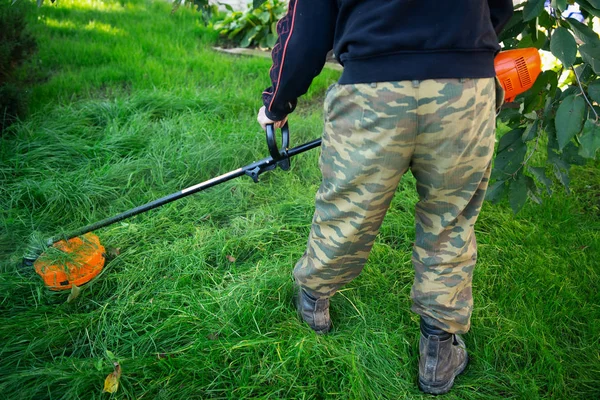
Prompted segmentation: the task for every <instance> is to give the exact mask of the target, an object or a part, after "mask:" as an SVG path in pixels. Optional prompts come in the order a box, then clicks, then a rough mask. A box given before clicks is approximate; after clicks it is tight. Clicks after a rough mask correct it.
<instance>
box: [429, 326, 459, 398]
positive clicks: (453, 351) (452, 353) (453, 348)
mask: <svg viewBox="0 0 600 400" xmlns="http://www.w3.org/2000/svg"><path fill="white" fill-rule="evenodd" d="M419 353H420V358H419V388H421V390H422V391H424V392H425V393H430V394H444V393H448V391H450V389H451V388H452V385H454V378H455V377H456V376H457V375H458V374H460V373H461V372H463V371H464V370H465V367H466V366H467V363H468V362H469V357H468V356H467V350H466V348H465V342H463V340H462V339H461V337H460V336H458V335H453V334H450V333H448V332H445V331H443V330H441V329H439V328H437V327H435V326H433V325H430V324H428V323H427V322H426V321H424V319H423V317H421V339H420V340H419Z"/></svg>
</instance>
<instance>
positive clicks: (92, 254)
mask: <svg viewBox="0 0 600 400" xmlns="http://www.w3.org/2000/svg"><path fill="white" fill-rule="evenodd" d="M32 257H34V255H33V254H31V256H26V257H25V262H28V261H31V258H32ZM104 262H105V254H104V246H102V245H101V244H100V239H99V238H98V236H96V235H94V234H93V233H86V234H85V235H83V236H79V237H75V238H73V239H69V240H67V241H65V240H61V241H59V242H56V243H54V244H53V245H52V247H51V248H48V249H47V250H46V251H45V252H44V253H42V254H41V255H40V256H39V257H38V258H37V259H35V260H34V261H33V266H34V268H35V271H36V272H37V273H38V275H40V276H41V277H42V279H43V280H44V283H45V284H46V286H48V287H49V288H50V289H51V290H67V289H71V286H72V285H73V284H74V285H76V286H81V285H83V284H85V283H87V282H89V281H90V280H92V279H93V278H94V277H96V276H97V275H98V274H99V273H100V271H102V268H104Z"/></svg>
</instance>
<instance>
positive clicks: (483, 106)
mask: <svg viewBox="0 0 600 400" xmlns="http://www.w3.org/2000/svg"><path fill="white" fill-rule="evenodd" d="M512 12H513V4H512V0H488V1H483V0H456V1H446V2H444V1H435V0H420V1H410V0H320V1H308V0H290V2H289V10H288V12H287V14H286V15H285V16H284V17H283V18H282V19H281V20H280V21H279V23H278V27H277V32H278V34H279V38H278V41H277V44H276V45H275V47H274V48H273V50H272V58H273V65H272V67H271V70H270V78H271V81H272V86H271V87H269V88H268V89H266V90H265V91H264V92H263V94H262V100H263V103H264V106H263V107H262V108H261V109H260V110H259V112H258V117H257V119H258V122H259V123H260V124H261V126H262V127H263V129H264V128H265V126H266V124H274V125H275V127H281V126H282V125H283V124H284V123H285V122H286V119H287V116H288V114H290V113H292V112H293V111H294V109H295V108H296V105H297V99H298V97H300V96H301V95H303V94H304V93H306V91H307V90H308V88H309V86H310V84H311V82H312V80H313V79H314V77H315V76H317V75H318V74H319V73H320V71H321V69H322V68H323V66H324V63H325V59H326V55H327V53H328V51H329V50H331V49H333V50H334V54H335V56H336V58H337V60H338V62H339V63H340V64H342V65H343V67H344V68H343V72H342V74H341V77H340V79H339V81H338V83H336V84H334V85H332V86H331V87H330V88H329V89H328V92H327V94H326V97H325V101H324V114H325V122H324V125H325V126H324V131H323V137H322V148H321V155H320V160H319V165H320V169H321V173H322V176H323V180H322V183H321V185H320V187H319V190H318V192H317V194H316V199H315V213H314V217H313V221H312V226H311V231H310V235H309V238H308V244H307V248H306V251H305V253H304V255H303V256H302V257H301V259H300V260H299V261H298V263H297V264H296V266H295V268H294V272H293V274H294V278H295V283H296V285H297V289H298V290H297V295H296V296H297V297H296V304H297V307H298V311H299V313H300V315H301V316H302V318H303V319H304V321H306V322H307V323H308V324H309V325H310V327H311V328H312V329H313V330H314V331H316V332H317V333H318V334H323V333H326V332H328V331H329V330H330V328H331V319H330V316H329V299H330V298H331V296H333V295H334V294H335V293H336V291H337V290H339V289H340V287H342V286H343V285H345V284H347V283H348V282H350V281H351V280H352V279H354V278H355V277H356V276H358V275H359V273H360V272H361V270H362V269H363V266H364V264H365V262H366V261H367V257H368V255H369V252H370V250H371V246H372V245H373V242H374V240H375V238H376V236H377V234H378V231H379V228H380V226H381V222H382V220H383V217H384V216H385V214H386V212H387V209H388V207H389V205H390V202H391V200H392V197H393V195H394V192H395V190H396V188H397V185H398V183H399V181H400V178H401V177H402V175H403V174H404V173H405V172H407V170H408V169H410V170H411V172H412V174H413V175H414V177H415V178H416V188H417V192H418V196H419V200H418V202H417V204H416V205H415V225H416V238H415V243H414V247H413V254H412V261H413V265H414V269H415V278H414V284H413V287H412V290H411V298H412V303H413V304H412V307H411V309H412V311H414V312H416V313H417V314H419V315H420V332H421V335H420V339H419V354H420V359H419V375H418V376H419V379H418V383H419V387H420V388H421V390H422V391H424V392H426V393H432V394H441V393H446V392H448V391H449V390H450V388H451V387H452V385H453V383H454V379H455V377H456V376H457V375H458V374H460V373H461V372H462V371H463V370H464V368H465V367H466V365H467V362H468V356H467V352H466V349H465V344H464V342H463V340H462V339H461V337H460V336H459V335H460V334H464V333H466V332H467V331H468V330H469V328H470V318H471V312H472V308H473V300H472V291H471V288H472V275H473V269H474V266H475V262H476V258H477V252H476V241H475V234H474V230H473V226H474V224H475V221H476V220H477V217H478V215H479V211H480V208H481V204H482V201H483V199H484V195H485V191H486V188H487V185H488V180H489V176H490V168H491V160H492V155H493V151H494V142H495V117H496V111H497V110H498V107H499V106H500V105H501V102H502V99H503V91H502V88H501V87H500V85H499V84H498V82H497V80H496V79H495V71H494V57H495V55H496V54H497V53H498V52H499V50H500V46H499V44H498V34H499V33H500V31H501V29H502V28H503V26H504V25H505V24H506V23H507V21H508V20H509V19H510V17H511V15H512Z"/></svg>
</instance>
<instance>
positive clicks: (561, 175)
mask: <svg viewBox="0 0 600 400" xmlns="http://www.w3.org/2000/svg"><path fill="white" fill-rule="evenodd" d="M553 167H554V168H553V170H554V175H555V176H556V179H558V181H559V182H560V183H561V184H562V185H563V186H564V187H565V190H566V191H567V193H569V192H570V191H571V189H570V188H569V184H570V183H571V179H570V178H569V169H568V168H565V167H564V166H562V165H561V164H559V163H556V162H555V163H553Z"/></svg>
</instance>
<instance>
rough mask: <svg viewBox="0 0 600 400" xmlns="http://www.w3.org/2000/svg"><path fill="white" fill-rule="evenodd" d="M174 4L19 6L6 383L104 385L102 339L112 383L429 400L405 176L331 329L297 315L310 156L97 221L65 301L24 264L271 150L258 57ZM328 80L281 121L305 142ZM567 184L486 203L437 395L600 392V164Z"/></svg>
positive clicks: (8, 193)
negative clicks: (26, 20)
mask: <svg viewBox="0 0 600 400" xmlns="http://www.w3.org/2000/svg"><path fill="white" fill-rule="evenodd" d="M169 11H170V6H169V5H168V4H165V3H162V2H156V3H150V2H146V1H142V0H139V1H128V2H121V3H120V2H115V1H111V0H106V1H87V2H86V1H83V0H78V1H68V0H60V1H59V2H57V3H56V4H54V5H51V4H50V3H49V2H48V4H45V5H44V6H43V7H42V8H41V9H39V10H35V9H33V8H32V11H31V18H32V20H37V21H38V24H37V26H36V27H35V28H34V30H35V32H36V35H37V36H38V37H39V41H40V46H39V47H40V49H39V53H38V54H37V55H36V60H35V62H34V63H33V65H32V66H31V68H32V71H33V72H32V74H34V75H35V77H37V78H38V79H39V78H43V79H44V81H43V82H39V83H38V84H37V85H36V86H35V87H34V88H33V90H32V105H31V114H30V116H29V117H28V118H26V119H25V120H23V121H22V122H20V123H19V124H17V125H15V126H14V127H13V128H12V130H11V131H9V132H8V133H6V134H5V135H4V137H3V138H1V139H0V160H1V162H0V259H1V260H2V264H1V265H2V267H1V272H0V311H1V314H0V360H1V361H0V397H2V398H9V399H42V398H52V399H56V398H66V399H76V398H80V399H92V398H107V397H109V395H107V394H102V393H101V392H102V387H103V382H104V378H105V377H106V375H108V374H109V373H110V372H111V371H112V363H111V357H110V354H111V353H112V354H114V355H115V357H116V358H117V359H118V360H119V362H120V363H121V365H122V369H123V376H122V378H121V386H120V388H119V391H118V392H117V393H116V394H115V395H114V396H113V397H114V398H131V399H190V398H248V397H256V398H271V399H279V398H306V399H309V398H316V399H321V398H323V399H324V398H348V399H380V398H390V399H392V398H415V399H419V398H427V397H429V396H423V395H422V394H421V393H420V392H419V391H418V389H417V387H416V365H417V357H418V354H417V342H416V339H417V337H418V325H417V321H418V319H417V317H416V316H415V315H413V314H411V313H410V311H409V306H410V301H409V292H410V286H411V284H412V280H413V271H412V266H411V262H410V253H411V243H412V241H413V240H414V239H413V237H414V227H413V210H414V202H415V201H416V198H417V197H416V192H415V190H414V179H413V178H412V177H411V176H407V177H406V178H405V179H404V180H403V182H402V183H401V185H400V187H399V189H398V193H397V195H396V197H395V199H394V202H393V205H392V208H391V209H390V212H389V214H388V216H387V217H386V220H385V222H384V225H383V227H382V231H381V235H380V236H379V238H378V240H377V242H376V244H375V246H374V249H373V252H372V255H371V258H370V260H369V262H368V264H367V266H366V268H365V271H364V272H363V273H362V275H361V276H360V277H359V278H357V279H356V280H355V281H354V282H352V283H351V284H350V285H349V286H347V287H346V288H344V289H343V290H342V291H341V292H340V293H338V294H337V295H336V296H335V297H334V298H333V299H332V318H333V321H334V328H333V331H332V333H331V334H330V335H328V336H324V337H317V336H316V335H315V334H314V333H312V331H311V330H310V328H308V327H307V326H306V325H304V324H302V323H301V322H300V321H299V320H298V319H297V317H296V314H295V311H294V309H293V306H292V282H291V275H290V273H291V268H292V266H293V265H294V263H295V261H296V260H297V259H298V258H299V257H300V256H301V254H302V252H303V251H304V246H305V244H306V237H307V234H308V230H309V227H310V221H311V217H312V212H313V199H314V194H315V192H316V190H317V188H318V185H319V180H320V175H319V171H318V168H317V158H318V150H313V151H311V152H308V153H305V154H303V155H300V156H298V157H296V158H295V159H293V160H292V164H293V167H292V170H291V171H290V172H283V171H276V172H271V173H268V174H265V175H263V176H261V182H260V183H259V184H254V183H253V182H252V181H251V179H250V178H240V179H237V180H234V181H231V182H228V183H226V184H223V185H220V186H218V187H216V188H213V189H210V190H209V191H207V192H204V193H200V194H197V195H194V196H191V197H188V198H186V199H183V200H180V201H178V202H175V203H172V204H169V205H167V206H164V207H162V208H160V209H158V210H154V211H151V212H149V213H146V214H143V215H140V216H137V217H134V218H132V219H130V220H127V221H123V222H121V223H118V224H115V225H113V226H111V227H108V228H105V229H102V230H100V231H98V232H97V233H98V234H99V235H100V237H101V240H102V242H103V244H104V245H105V246H107V247H110V248H113V249H119V250H118V253H119V254H118V255H116V257H115V258H114V259H112V260H111V261H110V262H109V263H108V265H107V266H106V268H105V270H104V271H103V273H102V274H101V275H100V276H99V277H98V278H97V279H96V280H95V281H93V282H92V283H91V284H89V285H87V286H85V287H84V288H83V291H82V293H81V295H80V297H79V298H77V299H76V300H75V301H73V302H70V303H66V299H67V293H54V292H51V291H49V290H47V289H45V288H44V286H43V284H42V282H41V280H40V279H39V278H38V277H37V275H36V274H35V273H33V272H32V271H31V270H28V269H22V268H19V267H18V266H17V265H18V263H19V262H20V259H21V256H22V255H23V253H24V252H25V250H26V247H27V242H28V238H29V237H30V235H31V234H32V232H38V233H39V234H41V235H42V236H46V237H48V236H52V235H55V234H57V233H60V232H62V231H63V230H64V231H68V230H71V229H74V228H77V227H79V226H82V225H84V224H87V223H90V222H94V221H96V220H99V219H101V218H105V217H108V216H111V215H114V214H116V213H119V212H121V211H124V210H126V209H128V208H131V207H134V206H137V205H140V204H143V203H145V202H147V201H150V200H153V199H155V198H158V197H161V196H163V195H166V194H169V193H172V192H175V191H177V190H179V189H181V188H183V187H186V186H189V185H192V184H195V183H198V182H201V181H204V180H206V179H209V178H212V177H214V176H216V175H219V174H222V173H225V172H227V171H229V170H232V169H235V168H238V167H240V166H243V165H246V164H249V163H251V162H252V161H255V160H257V159H259V158H262V157H265V156H266V153H267V149H266V145H265V143H264V134H263V133H262V131H261V130H260V128H259V127H258V125H257V124H256V122H255V114H256V111H257V109H258V108H259V107H260V105H261V102H260V94H261V92H262V90H263V89H264V87H266V86H268V84H269V82H268V69H269V62H268V60H263V59H252V58H233V57H230V56H227V55H223V54H219V53H216V52H214V51H212V50H211V45H212V44H213V43H214V42H215V40H216V38H215V37H214V35H213V34H211V33H210V32H208V31H207V30H206V29H205V28H203V27H202V24H201V22H200V21H201V18H200V16H199V15H197V14H195V13H193V12H192V11H190V10H188V9H180V10H179V11H178V12H177V13H175V14H174V15H170V12H169ZM337 74H338V73H337V72H333V71H328V70H327V71H324V73H323V74H322V75H321V76H320V77H318V78H317V79H316V80H315V82H314V84H313V87H312V88H311V90H310V92H309V93H308V95H307V96H306V97H305V98H303V100H302V101H301V104H300V105H299V107H298V112H297V113H295V114H294V115H292V117H291V121H290V125H291V127H292V142H293V144H294V145H295V144H300V143H304V142H306V141H308V140H311V139H313V138H316V137H318V135H319V133H320V130H321V127H322V121H321V118H322V116H321V108H320V103H321V101H322V97H323V95H324V91H325V88H326V87H327V86H328V85H329V84H330V83H332V82H334V81H335V80H336V78H337V76H338V75H337ZM572 178H573V183H572V186H573V189H574V191H573V193H572V194H571V195H566V194H565V193H564V192H563V191H562V190H561V189H559V188H557V189H556V190H555V194H554V195H553V196H552V197H545V198H544V204H543V205H542V206H537V205H532V204H528V205H527V206H526V207H525V208H524V209H523V211H522V212H521V213H520V214H518V215H517V216H513V215H512V213H511V211H510V207H509V206H508V205H507V204H500V205H491V204H486V205H485V207H484V209H483V212H482V215H481V218H480V222H479V223H478V226H477V231H478V242H479V260H480V261H479V264H478V268H477V269H476V274H475V281H474V286H475V287H474V289H475V311H474V315H473V320H472V325H473V328H472V331H471V332H470V333H469V334H468V335H466V337H465V339H466V342H467V346H468V348H469V351H470V355H471V363H470V365H469V367H468V368H467V370H466V372H465V374H464V375H463V376H461V377H460V378H458V379H457V382H456V384H455V388H454V389H453V390H452V392H451V394H449V395H448V396H446V398H450V399H490V398H497V399H500V398H502V399H504V398H514V399H537V398H555V399H575V398H579V399H593V398H599V397H600V388H599V387H598V385H599V384H600V308H599V307H600V306H599V304H600V295H599V294H598V291H599V289H600V288H599V282H600V280H599V276H598V275H599V269H600V268H599V265H600V216H599V210H600V203H599V201H600V198H599V196H600V172H599V169H598V163H597V162H596V163H595V164H591V165H589V166H586V167H577V168H576V169H574V170H573V171H572ZM113 253H117V251H116V250H113ZM228 256H229V257H228ZM231 257H233V258H235V261H234V262H232V261H230V259H231ZM107 351H109V352H111V353H107Z"/></svg>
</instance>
